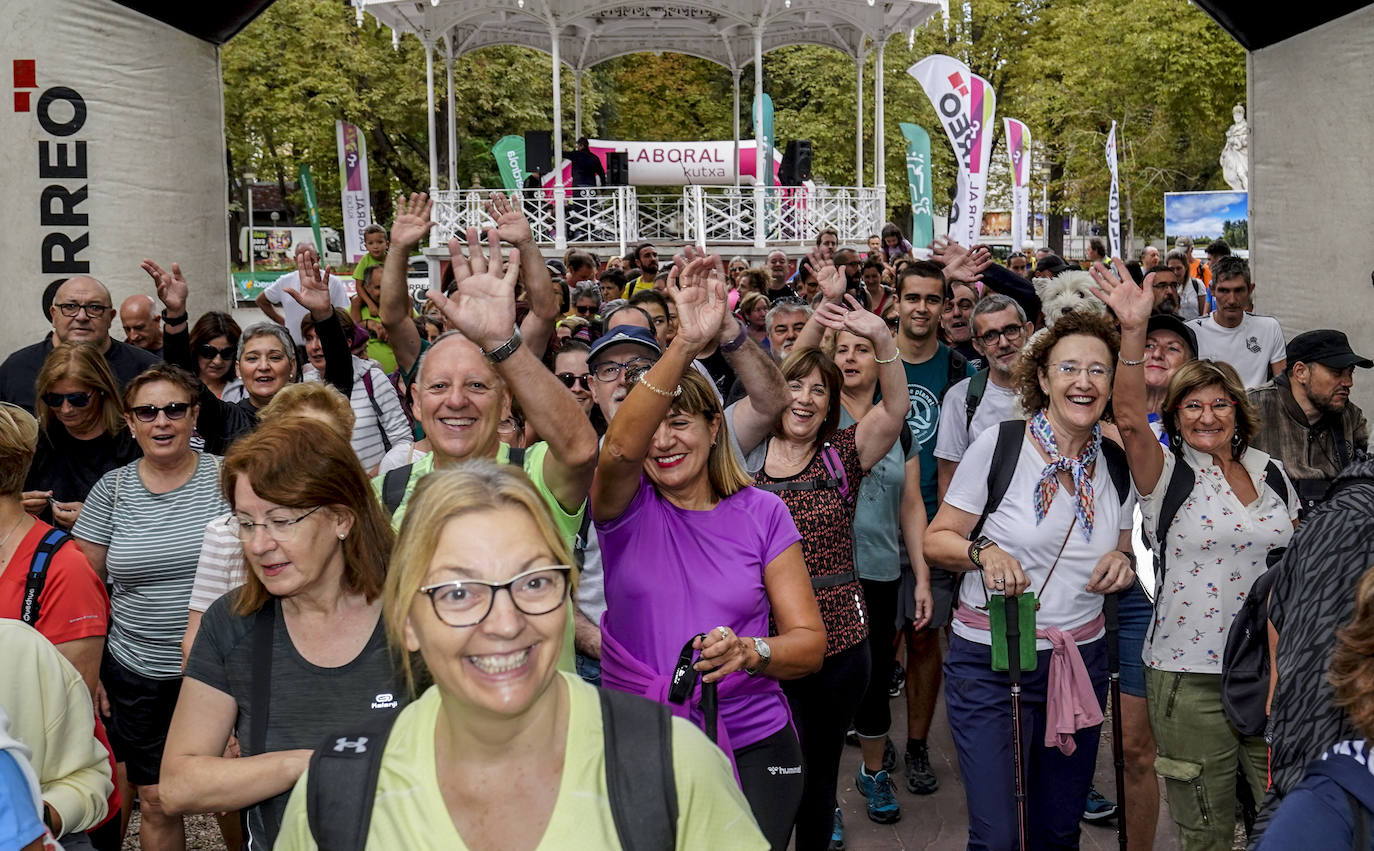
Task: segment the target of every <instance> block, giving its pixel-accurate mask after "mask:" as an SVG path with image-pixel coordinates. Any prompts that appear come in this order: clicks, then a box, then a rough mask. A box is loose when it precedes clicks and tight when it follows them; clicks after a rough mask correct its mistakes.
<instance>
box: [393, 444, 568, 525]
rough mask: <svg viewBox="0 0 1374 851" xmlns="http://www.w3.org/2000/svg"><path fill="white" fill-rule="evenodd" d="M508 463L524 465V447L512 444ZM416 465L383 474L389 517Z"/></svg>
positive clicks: (399, 502) (398, 503)
mask: <svg viewBox="0 0 1374 851" xmlns="http://www.w3.org/2000/svg"><path fill="white" fill-rule="evenodd" d="M506 463H507V464H514V465H515V466H517V467H524V466H525V450H524V448H523V447H517V446H512V447H511V448H510V455H509V456H508V457H507V459H506ZM414 466H415V465H414V464H406V465H405V466H404V467H396V468H394V469H391V470H387V471H386V475H384V476H382V508H385V509H386V515H387V516H388V517H395V516H396V510H397V509H398V508H400V507H401V503H403V502H405V500H406V485H408V484H410V470H411V468H412V467H414ZM588 513H590V512H588Z"/></svg>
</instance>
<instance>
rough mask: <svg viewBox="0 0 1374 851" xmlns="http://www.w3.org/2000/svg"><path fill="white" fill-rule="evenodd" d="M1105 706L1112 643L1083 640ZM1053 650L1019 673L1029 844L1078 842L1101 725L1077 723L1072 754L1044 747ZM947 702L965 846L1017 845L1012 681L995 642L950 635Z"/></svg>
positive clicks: (996, 848) (996, 849) (1000, 849)
mask: <svg viewBox="0 0 1374 851" xmlns="http://www.w3.org/2000/svg"><path fill="white" fill-rule="evenodd" d="M1078 649H1079V652H1080V653H1082V655H1083V662H1084V664H1085V665H1086V666H1087V668H1088V674H1089V676H1090V677H1091V679H1092V684H1093V691H1094V692H1095V693H1096V695H1097V702H1098V705H1099V706H1100V705H1101V704H1102V702H1103V701H1104V699H1105V697H1106V692H1107V642H1106V641H1105V640H1100V641H1094V642H1092V643H1091V644H1085V645H1082V646H1080V647H1079V648H1078ZM1049 667H1050V651H1048V650H1042V651H1041V652H1040V653H1039V654H1037V664H1036V668H1035V670H1034V671H1032V672H1030V673H1025V674H1023V675H1022V677H1021V750H1022V757H1021V765H1022V770H1023V771H1024V772H1025V777H1026V780H1025V786H1024V789H1025V790H1026V823H1027V829H1026V832H1027V834H1028V835H1029V842H1030V845H1029V847H1030V848H1032V849H1060V848H1077V847H1078V829H1079V828H1078V820H1079V817H1080V816H1081V815H1082V813H1083V801H1084V799H1085V798H1087V796H1088V788H1089V787H1090V786H1091V785H1092V778H1093V769H1094V766H1095V764H1096V761H1097V742H1098V738H1099V736H1100V733H1101V730H1102V725H1100V724H1099V725H1097V726H1095V727H1089V728H1086V729H1083V730H1079V731H1078V733H1077V734H1076V735H1075V736H1074V740H1075V741H1076V742H1077V744H1078V747H1077V749H1076V750H1075V751H1074V753H1073V756H1064V755H1063V754H1062V753H1060V752H1059V750H1058V749H1057V748H1047V747H1045V690H1046V681H1047V679H1048V672H1049ZM944 671H945V706H946V708H947V710H948V712H949V728H950V731H951V732H952V733H953V735H954V746H955V749H956V750H957V751H958V754H959V773H960V775H961V776H962V777H963V780H964V796H965V799H966V800H967V803H968V816H969V826H968V847H969V849H970V851H974V849H992V850H993V851H1009V850H1010V849H1015V848H1017V845H1018V843H1017V835H1016V830H1017V826H1016V791H1015V789H1016V787H1015V781H1014V774H1013V770H1012V737H1011V685H1010V682H1009V680H1008V679H1007V675H1006V673H1005V672H1003V671H993V670H992V648H990V647H988V646H987V645H985V644H977V643H975V642H972V641H967V640H965V639H963V638H960V637H959V636H957V635H956V636H951V638H950V640H949V652H948V653H947V654H946V655H945V665H944Z"/></svg>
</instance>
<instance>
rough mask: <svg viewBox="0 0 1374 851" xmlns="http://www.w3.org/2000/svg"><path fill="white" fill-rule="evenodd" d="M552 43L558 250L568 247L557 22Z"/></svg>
mask: <svg viewBox="0 0 1374 851" xmlns="http://www.w3.org/2000/svg"><path fill="white" fill-rule="evenodd" d="M549 36H550V40H551V41H552V43H553V49H552V50H551V51H550V53H551V54H552V55H553V187H554V188H553V222H554V235H553V244H554V246H555V247H556V248H557V249H558V250H559V251H562V250H563V249H565V248H567V247H568V228H567V224H568V223H567V212H566V209H565V204H566V201H565V199H564V197H563V168H562V164H563V58H562V56H561V55H560V49H559V48H560V46H559V44H558V22H557V21H553V22H552V23H551V24H550V26H549Z"/></svg>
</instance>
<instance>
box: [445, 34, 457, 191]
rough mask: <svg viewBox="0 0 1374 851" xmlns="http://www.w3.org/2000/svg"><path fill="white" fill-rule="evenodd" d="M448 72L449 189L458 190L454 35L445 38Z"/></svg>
mask: <svg viewBox="0 0 1374 851" xmlns="http://www.w3.org/2000/svg"><path fill="white" fill-rule="evenodd" d="M444 54H445V56H446V58H447V60H448V61H447V62H446V63H445V64H446V66H447V72H448V188H449V191H450V192H452V191H453V190H455V189H457V188H458V116H457V115H455V114H454V112H453V35H452V33H450V34H448V35H446V36H444Z"/></svg>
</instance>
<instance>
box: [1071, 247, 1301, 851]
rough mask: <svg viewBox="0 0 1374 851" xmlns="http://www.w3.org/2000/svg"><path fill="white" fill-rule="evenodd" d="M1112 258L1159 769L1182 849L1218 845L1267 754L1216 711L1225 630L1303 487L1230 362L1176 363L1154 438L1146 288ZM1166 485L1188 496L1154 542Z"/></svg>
mask: <svg viewBox="0 0 1374 851" xmlns="http://www.w3.org/2000/svg"><path fill="white" fill-rule="evenodd" d="M1115 265H1116V268H1115V269H1114V270H1112V269H1108V268H1107V267H1105V266H1103V265H1101V264H1096V265H1094V267H1093V270H1092V275H1093V279H1094V280H1095V281H1096V282H1097V288H1096V289H1095V292H1096V294H1097V295H1098V297H1099V298H1101V299H1102V300H1103V301H1104V302H1106V303H1107V305H1108V306H1109V307H1111V308H1112V310H1113V311H1115V313H1116V315H1117V317H1118V318H1119V319H1120V321H1121V337H1122V342H1121V358H1120V360H1121V363H1120V365H1119V366H1118V368H1117V375H1116V394H1115V400H1114V403H1113V407H1114V409H1115V412H1116V423H1117V427H1118V428H1119V429H1120V430H1121V437H1122V440H1123V441H1124V442H1125V445H1126V454H1127V457H1128V458H1129V459H1130V466H1131V476H1132V478H1133V479H1134V480H1135V486H1136V489H1137V490H1138V491H1139V492H1140V494H1141V497H1140V507H1141V513H1142V514H1143V516H1144V526H1145V532H1146V535H1147V537H1148V538H1149V540H1150V544H1151V546H1153V547H1154V549H1155V552H1156V554H1157V555H1158V558H1157V562H1156V563H1157V565H1158V567H1159V570H1160V572H1161V575H1160V576H1158V577H1156V581H1157V583H1158V585H1159V593H1158V595H1157V597H1156V598H1155V613H1154V625H1153V627H1152V628H1151V630H1150V634H1149V636H1148V639H1147V641H1146V645H1145V653H1144V659H1145V690H1146V698H1147V700H1148V706H1149V713H1150V724H1151V726H1152V727H1153V728H1154V737H1155V746H1156V749H1157V751H1158V755H1159V758H1158V759H1157V760H1156V761H1155V766H1156V768H1157V769H1158V770H1159V773H1160V774H1162V775H1163V776H1164V786H1165V792H1166V793H1167V795H1168V797H1169V812H1170V815H1172V816H1173V818H1174V822H1175V824H1177V825H1178V830H1179V840H1180V844H1181V846H1182V847H1183V848H1185V849H1190V851H1191V849H1204V848H1208V849H1210V848H1221V847H1223V846H1227V845H1229V844H1230V843H1231V842H1232V841H1233V839H1234V830H1235V823H1234V821H1235V820H1234V817H1233V816H1234V813H1235V811H1236V800H1237V788H1236V765H1237V763H1239V764H1240V767H1241V769H1242V771H1243V773H1244V775H1245V781H1246V782H1247V783H1248V784H1249V786H1250V792H1251V794H1252V795H1253V796H1254V797H1253V798H1252V799H1251V800H1254V801H1258V800H1260V799H1261V797H1262V796H1263V795H1264V790H1265V787H1266V785H1267V777H1266V769H1267V755H1268V753H1267V748H1266V745H1265V741H1264V738H1263V737H1262V736H1246V735H1242V734H1241V733H1239V732H1237V731H1236V729H1235V728H1234V727H1232V726H1231V724H1230V722H1229V721H1228V720H1227V717H1226V713H1225V712H1224V711H1223V709H1222V704H1221V674H1222V664H1221V663H1222V653H1223V651H1224V650H1225V647H1226V635H1227V628H1228V627H1229V626H1230V624H1231V620H1232V619H1233V618H1234V617H1235V616H1236V613H1237V612H1239V611H1240V608H1241V604H1242V603H1243V602H1244V600H1245V597H1246V595H1247V593H1248V592H1249V590H1250V586H1251V585H1253V584H1254V582H1255V580H1256V579H1257V578H1259V576H1260V574H1262V573H1263V572H1264V571H1265V570H1266V569H1267V567H1268V563H1267V559H1266V556H1267V554H1268V553H1269V551H1270V550H1273V549H1275V548H1277V547H1285V546H1287V545H1288V542H1289V540H1290V539H1291V538H1292V537H1293V529H1294V527H1295V526H1296V525H1297V522H1298V521H1297V518H1298V500H1297V491H1296V489H1295V488H1294V486H1293V484H1292V482H1291V481H1289V480H1288V477H1287V475H1286V474H1285V473H1284V472H1283V469H1282V468H1281V467H1279V466H1278V464H1277V463H1276V462H1274V461H1273V460H1272V459H1271V458H1270V457H1269V456H1268V455H1267V454H1265V453H1264V452H1261V451H1260V450H1258V449H1255V448H1254V447H1252V446H1250V440H1251V438H1252V437H1253V436H1254V434H1255V432H1256V430H1257V429H1258V428H1259V421H1258V415H1257V414H1256V412H1255V409H1254V407H1253V405H1252V404H1251V403H1250V401H1249V397H1248V396H1247V395H1246V393H1245V388H1244V385H1243V384H1242V383H1241V380H1240V377H1239V376H1238V375H1237V374H1236V371H1235V370H1234V369H1233V368H1232V367H1231V366H1230V364H1226V363H1219V362H1216V361H1211V360H1198V361H1191V362H1188V363H1184V364H1183V365H1182V366H1179V367H1178V368H1177V369H1175V370H1174V373H1173V376H1172V377H1171V378H1170V379H1169V384H1168V389H1167V391H1166V393H1165V395H1164V402H1163V410H1162V411H1161V415H1162V424H1163V429H1164V433H1165V434H1167V435H1168V439H1169V446H1168V448H1167V449H1166V448H1165V447H1164V446H1162V445H1161V444H1160V441H1159V439H1158V438H1157V437H1156V435H1155V432H1154V431H1153V430H1152V429H1151V426H1150V422H1149V416H1148V412H1149V408H1148V404H1147V401H1146V400H1147V398H1148V391H1147V388H1148V379H1147V373H1146V367H1147V365H1149V364H1150V362H1151V357H1150V355H1149V354H1148V353H1147V352H1146V345H1147V340H1148V337H1147V334H1148V331H1149V319H1150V312H1151V309H1152V307H1153V296H1152V293H1151V292H1150V290H1148V289H1145V288H1141V287H1137V286H1135V285H1134V284H1133V282H1132V281H1131V279H1130V277H1129V273H1128V272H1127V271H1126V269H1125V267H1124V266H1122V265H1121V264H1120V261H1116V264H1115ZM1175 480H1177V484H1174V483H1175ZM1171 487H1173V488H1175V489H1176V491H1177V493H1179V494H1180V495H1181V494H1184V493H1186V497H1185V498H1184V500H1183V501H1182V503H1181V504H1180V505H1178V506H1177V508H1176V509H1175V513H1174V516H1173V518H1172V522H1171V523H1170V524H1169V525H1168V527H1167V529H1166V538H1165V540H1162V541H1161V540H1158V539H1157V535H1158V531H1159V519H1160V513H1161V511H1164V510H1167V509H1166V508H1165V503H1166V501H1169V500H1166V494H1167V493H1169V491H1170V490H1171ZM1184 488H1186V490H1183V489H1184ZM1285 494H1286V495H1287V499H1286V500H1285V499H1284V495H1285ZM1169 508H1173V506H1172V505H1170V506H1169Z"/></svg>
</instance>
